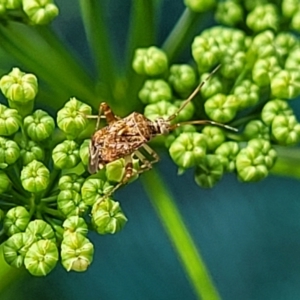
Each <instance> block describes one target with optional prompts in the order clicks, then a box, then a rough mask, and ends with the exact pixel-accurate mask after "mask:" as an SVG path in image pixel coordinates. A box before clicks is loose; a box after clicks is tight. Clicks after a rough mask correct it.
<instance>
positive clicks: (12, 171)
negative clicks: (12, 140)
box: [5, 163, 29, 198]
mask: <svg viewBox="0 0 300 300" xmlns="http://www.w3.org/2000/svg"><path fill="white" fill-rule="evenodd" d="M5 171H6V172H5V173H6V175H7V176H8V178H9V179H10V181H11V182H12V184H13V187H14V188H15V189H16V191H17V192H18V193H19V194H20V195H22V196H24V197H25V198H26V197H27V196H28V195H29V194H28V193H27V192H26V191H25V190H24V189H23V186H22V182H21V180H20V172H19V169H18V167H17V165H16V163H15V164H14V165H13V166H9V167H8V168H7V169H6V170H5Z"/></svg>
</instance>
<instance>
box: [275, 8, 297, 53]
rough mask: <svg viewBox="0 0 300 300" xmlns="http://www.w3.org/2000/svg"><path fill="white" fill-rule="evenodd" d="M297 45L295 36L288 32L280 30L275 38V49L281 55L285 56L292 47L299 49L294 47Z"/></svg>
mask: <svg viewBox="0 0 300 300" xmlns="http://www.w3.org/2000/svg"><path fill="white" fill-rule="evenodd" d="M299 7H300V6H299ZM298 45H299V42H298V40H297V38H296V36H294V35H293V34H291V33H288V32H280V33H278V35H277V36H276V38H275V47H276V51H277V52H278V53H279V54H280V55H281V57H286V56H287V55H288V54H289V53H291V50H293V49H295V50H296V49H298V50H299V48H296V47H297V46H298Z"/></svg>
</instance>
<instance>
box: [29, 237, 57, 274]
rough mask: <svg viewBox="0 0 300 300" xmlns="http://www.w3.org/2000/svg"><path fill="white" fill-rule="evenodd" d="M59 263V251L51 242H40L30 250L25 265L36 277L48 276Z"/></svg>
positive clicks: (34, 244)
mask: <svg viewBox="0 0 300 300" xmlns="http://www.w3.org/2000/svg"><path fill="white" fill-rule="evenodd" d="M57 261H58V249H57V246H56V245H55V243H54V242H52V241H50V240H39V241H37V242H35V243H33V244H32V245H31V246H30V248H29V249H28V251H27V253H26V255H25V259H24V264H25V267H26V269H27V270H28V271H29V273H30V274H32V275H34V276H46V275H47V274H49V273H50V272H51V271H52V270H53V269H54V267H55V266H56V263H57Z"/></svg>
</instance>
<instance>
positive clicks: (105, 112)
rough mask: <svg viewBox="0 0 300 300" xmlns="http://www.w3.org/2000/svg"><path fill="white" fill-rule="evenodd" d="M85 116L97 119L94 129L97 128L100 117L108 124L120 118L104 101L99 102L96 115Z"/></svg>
mask: <svg viewBox="0 0 300 300" xmlns="http://www.w3.org/2000/svg"><path fill="white" fill-rule="evenodd" d="M85 117H86V118H88V119H97V123H96V128H95V130H96V131H97V130H98V129H99V125H100V119H101V118H105V119H106V121H107V123H108V124H109V123H111V122H114V121H116V120H119V119H120V118H119V117H118V116H116V115H115V114H114V113H113V111H112V110H111V108H110V107H109V105H108V104H107V103H106V102H102V103H101V104H100V106H99V112H98V115H97V116H95V115H86V116H85Z"/></svg>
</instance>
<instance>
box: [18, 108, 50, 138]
mask: <svg viewBox="0 0 300 300" xmlns="http://www.w3.org/2000/svg"><path fill="white" fill-rule="evenodd" d="M54 128H55V123H54V119H53V118H52V117H51V116H49V114H48V113H47V112H45V111H43V110H41V109H38V110H36V111H35V112H34V113H33V114H32V115H30V116H27V117H26V118H25V119H24V129H25V131H26V133H27V134H28V136H29V137H30V138H31V139H32V140H33V141H35V142H40V141H43V140H45V139H47V138H49V137H50V136H51V135H52V133H53V131H54Z"/></svg>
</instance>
